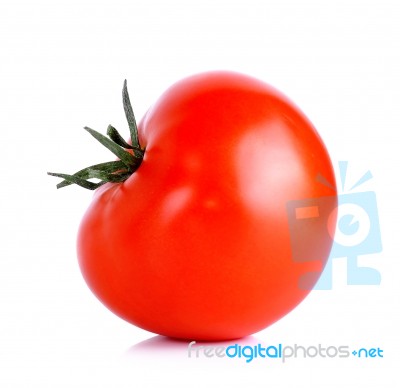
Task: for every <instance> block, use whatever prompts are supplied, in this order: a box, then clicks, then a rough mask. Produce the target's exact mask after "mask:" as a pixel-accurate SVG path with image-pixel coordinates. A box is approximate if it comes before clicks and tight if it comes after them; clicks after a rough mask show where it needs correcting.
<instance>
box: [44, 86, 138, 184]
mask: <svg viewBox="0 0 400 388" xmlns="http://www.w3.org/2000/svg"><path fill="white" fill-rule="evenodd" d="M122 100H123V105H124V110H125V115H126V119H127V121H128V125H129V130H130V135H131V143H132V145H131V144H129V143H128V142H126V141H125V140H124V139H123V138H122V136H121V135H120V134H119V132H118V131H117V130H116V129H115V128H114V127H113V126H112V125H109V126H108V128H107V135H108V136H109V138H108V137H106V136H104V135H102V134H101V133H99V132H97V131H95V130H94V129H91V128H89V127H84V129H85V130H86V131H88V132H89V133H90V134H91V135H92V136H93V137H94V138H95V139H96V140H97V141H99V142H100V143H101V144H102V145H103V146H105V147H106V148H107V149H108V150H110V151H111V152H112V153H113V154H114V155H116V156H117V157H118V158H119V160H116V161H112V162H105V163H99V164H95V165H93V166H89V167H86V168H84V169H82V170H79V171H77V172H76V173H75V174H73V175H69V174H62V173H52V172H49V173H48V175H51V176H56V177H58V178H62V179H63V181H62V182H60V183H59V184H58V185H57V188H58V189H60V188H62V187H65V186H69V185H71V184H76V185H78V186H81V187H83V188H85V189H89V190H95V189H97V188H98V187H100V186H101V185H103V184H104V183H106V182H113V183H117V182H124V181H125V180H126V179H128V178H129V177H130V176H131V175H132V174H133V173H134V172H135V171H136V170H137V169H138V168H139V166H140V165H141V163H142V160H143V157H144V152H145V150H144V149H143V148H141V146H140V143H139V135H138V129H137V125H136V120H135V116H134V114H133V110H132V106H131V103H130V99H129V94H128V89H127V83H126V80H125V81H124V86H123V90H122ZM89 179H99V181H98V182H91V181H90V180H89Z"/></svg>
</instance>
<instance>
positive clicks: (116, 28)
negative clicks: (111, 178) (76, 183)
mask: <svg viewBox="0 0 400 388" xmlns="http://www.w3.org/2000/svg"><path fill="white" fill-rule="evenodd" d="M399 20H400V5H399V2H398V1H396V0H393V1H389V0H379V1H369V0H363V1H355V0H346V1H344V0H335V1H320V0H318V1H317V0H303V1H295V0H292V1H288V0H280V1H266V0H264V1H255V0H254V1H252V0H246V1H233V0H231V1H227V0H224V1H219V0H212V1H211V0H201V1H177V0H174V1H162V0H137V1H122V0H113V1H103V0H97V1H85V0H82V1H76V0H68V1H49V0H36V1H27V0H21V1H8V0H6V1H4V0H3V1H2V2H1V3H0V69H1V71H0V139H1V140H0V141H1V153H0V158H1V164H0V169H1V175H0V178H1V190H0V224H1V235H0V236H1V242H0V386H2V387H7V388H8V387H156V386H168V387H178V386H194V387H196V386H222V387H236V386H248V387H250V386H264V387H267V386H272V387H342V386H343V387H377V386H379V387H389V386H390V387H394V386H399V380H400V379H399V374H398V368H397V369H395V367H396V365H398V360H399V354H398V352H399V349H400V347H399V346H400V335H399V330H398V327H399V325H400V314H399V301H400V298H399V297H400V282H399V270H400V265H399V254H398V252H399V249H398V246H399V245H398V241H399V239H398V236H397V234H398V231H399V227H398V219H399V216H400V207H399V204H398V197H399V190H398V188H399V183H398V179H399V178H398V171H399V165H400V163H399V162H400V157H399V140H400V135H399V131H400V118H399V112H400V108H399V107H400V104H399V103H400V92H399V90H400V76H399V68H400V55H399V43H400V23H399ZM211 69H229V70H236V71H240V72H244V73H248V74H250V75H253V76H255V77H258V78H260V79H262V80H264V81H266V82H268V83H270V84H272V85H274V86H275V87H277V88H278V89H280V90H281V91H283V92H284V93H285V94H287V95H288V96H289V97H290V98H291V99H292V100H294V101H295V102H296V103H297V104H298V105H299V106H300V107H301V108H302V110H303V111H304V112H306V114H307V115H308V116H309V118H310V119H311V120H312V121H313V123H314V124H315V126H316V127H317V128H318V130H319V132H320V134H321V136H322V137H323V139H324V141H325V142H326V144H327V146H328V149H329V150H330V153H331V156H332V159H333V161H334V163H335V164H336V165H337V162H338V161H339V160H348V161H349V175H348V179H349V183H351V182H353V183H354V182H355V181H356V180H357V179H358V178H359V177H360V176H361V175H362V174H363V173H364V172H366V171H367V170H371V172H372V173H373V175H374V179H373V180H371V181H370V182H368V183H366V184H365V185H364V186H363V187H362V188H360V190H374V191H375V192H376V195H377V199H378V207H379V217H380V225H381V232H382V241H383V251H382V252H381V253H379V254H374V255H370V256H368V257H365V258H363V259H362V260H363V263H364V264H365V265H367V264H368V265H370V266H371V267H374V268H376V269H377V270H379V271H380V272H381V275H382V283H381V285H380V286H379V287H377V286H359V287H351V286H347V285H346V261H345V260H344V259H337V260H336V261H335V263H334V287H333V290H331V291H314V292H312V293H311V295H310V296H309V297H308V298H307V299H306V300H305V301H304V302H303V303H302V304H301V305H300V306H299V307H298V308H297V309H295V310H294V311H293V312H292V313H290V314H289V315H287V316H286V317H285V318H283V319H282V320H281V321H279V322H277V323H276V324H274V325H273V326H271V327H269V328H267V329H265V330H264V331H262V332H260V333H257V334H256V335H255V336H254V337H253V338H250V339H249V341H250V342H251V341H253V342H261V343H264V344H277V343H284V344H289V345H290V344H295V343H297V344H300V345H305V346H311V345H318V344H319V343H321V344H323V345H326V346H329V345H334V346H339V345H349V346H350V347H355V348H356V347H359V346H365V347H380V348H382V349H384V358H380V359H376V358H375V359H372V358H371V359H356V358H348V359H338V358H336V359H316V358H315V359H292V360H288V362H287V363H285V364H282V363H281V362H280V361H278V360H259V359H257V360H254V361H253V362H252V363H250V364H246V363H245V362H244V361H243V360H226V359H222V360H218V359H205V357H203V358H202V359H197V360H196V359H188V358H187V356H186V344H185V343H183V344H179V343H173V342H168V341H163V340H162V339H160V338H157V337H156V339H153V340H150V341H148V342H143V341H145V340H147V339H150V338H152V337H154V335H152V334H151V333H147V332H145V331H143V330H140V329H138V328H135V327H134V326H131V325H129V324H128V323H126V322H124V321H122V320H120V319H119V318H117V317H115V316H114V315H113V314H112V313H110V312H109V311H108V310H107V309H105V308H104V307H103V306H102V305H101V304H100V302H98V301H97V299H96V298H95V297H94V296H93V295H92V294H91V292H90V291H89V290H88V288H87V286H86V284H85V283H84V281H83V279H82V277H81V275H80V272H79V268H78V264H77V260H76V254H75V236H76V230H77V226H78V224H79V221H80V218H81V216H82V214H83V212H84V211H85V209H86V207H87V206H88V204H89V202H90V199H91V195H92V193H90V192H86V191H85V190H82V189H79V188H76V187H71V188H66V189H63V190H59V191H57V190H56V189H55V184H56V182H57V180H56V179H55V178H52V177H48V176H47V175H46V171H63V172H74V171H75V170H77V169H79V168H81V167H83V166H86V165H89V164H91V163H95V162H100V161H103V160H104V159H106V157H107V156H108V153H107V151H105V150H102V147H101V146H100V145H97V144H96V143H95V141H94V140H93V139H92V138H90V136H89V135H88V134H87V133H86V132H85V131H83V130H82V127H83V126H84V125H90V126H91V127H93V128H95V129H97V130H100V131H103V132H104V131H105V129H106V127H107V125H108V124H109V123H113V124H114V125H115V126H116V127H117V128H119V129H123V130H124V131H126V132H124V133H125V134H127V133H128V132H127V126H126V124H125V120H124V115H123V110H122V104H121V88H122V82H123V80H124V79H125V78H127V79H128V84H129V89H130V94H131V99H132V101H133V104H134V108H135V112H136V115H137V117H138V118H140V117H141V116H142V115H143V113H144V112H145V111H146V109H147V108H148V107H149V106H150V105H151V104H152V103H153V102H154V101H155V100H156V98H157V97H158V96H159V95H160V93H161V92H162V91H163V90H164V89H165V88H166V87H168V86H169V85H170V84H172V83H173V82H175V81H177V80H178V79H181V78H183V77H184V76H186V75H189V74H193V73H196V72H200V71H205V70H211Z"/></svg>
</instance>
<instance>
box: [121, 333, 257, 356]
mask: <svg viewBox="0 0 400 388" xmlns="http://www.w3.org/2000/svg"><path fill="white" fill-rule="evenodd" d="M191 342H192V341H191V340H181V339H175V338H170V337H164V336H162V335H156V336H154V337H151V338H149V339H146V340H144V341H141V342H138V343H137V344H135V345H132V346H131V347H130V348H129V349H128V350H127V352H126V355H128V356H140V357H146V356H150V357H154V356H158V357H164V356H165V357H171V356H173V357H174V358H187V357H188V346H189V344H190V343H191ZM259 342H260V341H259V340H258V339H257V338H256V337H254V336H248V337H244V338H239V339H236V340H231V341H218V342H210V341H207V342H203V341H196V343H195V344H193V346H194V347H198V346H230V345H234V344H239V345H242V346H244V345H256V344H258V343H259Z"/></svg>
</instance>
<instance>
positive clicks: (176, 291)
mask: <svg viewBox="0 0 400 388" xmlns="http://www.w3.org/2000/svg"><path fill="white" fill-rule="evenodd" d="M138 141H139V142H140V144H141V147H142V148H143V150H144V157H143V161H142V162H141V164H140V166H139V167H138V168H137V170H136V171H135V172H134V173H133V174H132V175H130V176H129V178H128V179H126V180H124V181H123V182H117V183H112V182H111V183H106V184H104V185H102V186H101V187H99V188H97V190H96V191H95V193H94V197H93V201H92V203H91V205H90V207H89V209H88V210H87V212H86V214H85V216H84V218H83V220H82V223H81V225H80V228H79V233H78V243H77V252H78V258H79V264H80V268H81V271H82V274H83V276H84V279H85V280H86V282H87V284H88V286H89V287H90V288H91V290H92V291H93V293H94V294H95V295H96V296H97V297H98V299H100V301H102V302H103V303H104V305H105V306H107V307H108V308H109V309H110V310H111V311H113V312H114V313H115V314H117V315H118V316H120V317H121V318H123V319H125V320H126V321H128V322H130V323H132V324H134V325H137V326H138V327H141V328H143V329H145V330H148V331H150V332H154V333H158V334H161V335H164V336H170V337H175V338H182V339H192V340H193V339H194V340H227V339H235V338H239V337H243V336H247V335H250V334H252V333H255V332H257V331H260V330H262V329H264V328H266V327H267V326H269V325H271V324H272V323H274V322H276V321H277V320H278V319H280V318H281V317H283V316H284V315H285V314H287V313H288V312H289V311H291V310H292V309H293V308H294V307H295V306H296V305H298V304H299V303H300V302H301V301H302V300H303V299H304V298H305V297H306V295H307V294H308V293H309V292H310V289H311V288H312V286H313V285H314V284H315V282H316V281H317V279H318V276H319V274H320V272H321V270H322V269H323V266H324V264H325V262H326V260H327V258H328V256H329V251H330V248H331V244H332V238H327V235H328V234H327V225H328V224H329V222H332V212H331V211H325V212H320V213H319V216H318V215H317V216H316V217H314V218H315V220H316V221H315V223H313V224H312V225H311V224H310V225H311V226H308V227H306V228H303V229H302V232H301V233H302V237H301V239H300V240H302V241H304V242H305V243H304V244H303V247H302V248H301V247H300V248H298V244H297V248H296V249H304V250H305V251H306V252H307V254H308V255H310V256H309V257H310V259H309V260H307V259H305V260H297V259H296V258H295V253H296V252H293V249H292V248H293V243H292V240H291V237H292V236H291V232H290V228H291V223H293V222H295V221H296V219H295V220H294V221H293V220H291V219H290V217H288V204H291V203H297V202H296V201H301V200H303V199H304V200H306V199H313V200H314V202H315V201H317V202H316V203H318V200H321V201H320V203H323V199H324V198H332V200H331V201H330V205H329V209H334V208H335V204H336V186H335V178H334V173H333V169H332V164H331V161H330V158H329V155H328V152H327V149H326V147H325V145H324V144H323V142H322V140H321V138H320V136H319V135H318V133H317V132H316V130H315V128H314V127H313V125H312V124H311V122H310V121H309V120H308V119H307V118H306V116H305V115H304V114H303V113H302V112H301V111H300V109H299V108H298V107H297V106H296V105H294V104H293V103H292V102H291V101H290V100H289V99H288V98H287V97H285V96H284V95H283V94H282V93H280V92H279V91H277V90H276V89H274V88H273V87H271V86H269V85H267V84H266V83H264V82H261V81H259V80H256V79H254V78H252V77H249V76H246V75H242V74H238V73H234V72H222V71H216V72H207V73H203V74H198V75H194V76H191V77H188V78H185V79H183V80H181V81H179V82H177V83H176V84H174V85H172V86H171V87H170V88H169V89H168V90H166V91H165V92H164V93H163V94H162V95H161V97H160V98H159V99H158V101H157V102H156V103H155V104H154V105H153V106H152V107H151V108H150V109H149V110H148V112H147V113H146V114H145V116H144V118H143V119H142V120H141V121H140V123H139V125H138ZM318 175H320V176H323V177H324V178H325V180H326V181H328V182H330V187H329V186H328V185H324V184H322V183H321V182H320V181H318V179H316V177H317V176H318ZM324 203H326V201H325V202H324ZM309 208H310V207H309ZM314 208H315V206H314ZM329 209H328V210H329ZM299 214H300V213H299ZM299 217H300V218H302V216H301V215H300V216H299ZM310 217H311V216H310ZM333 218H334V217H333ZM329 220H331V221H329ZM334 222H335V220H334ZM307 225H308V224H307ZM300 245H301V243H300ZM310 274H311V277H310V276H309V275H310ZM307 276H308V279H309V280H308V281H309V287H302V286H301V284H300V283H301V282H300V280H301V279H304V278H305V277H306V278H307ZM310 279H311V280H310Z"/></svg>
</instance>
